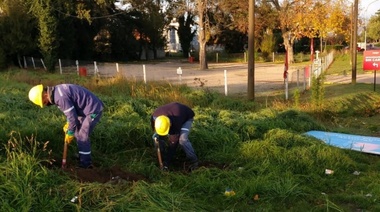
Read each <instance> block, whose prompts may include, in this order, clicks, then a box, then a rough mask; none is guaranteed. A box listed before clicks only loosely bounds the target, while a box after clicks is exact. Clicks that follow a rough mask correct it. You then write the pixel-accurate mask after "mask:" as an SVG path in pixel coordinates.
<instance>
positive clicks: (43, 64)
mask: <svg viewBox="0 0 380 212" xmlns="http://www.w3.org/2000/svg"><path fill="white" fill-rule="evenodd" d="M41 63H42V66H43V67H44V69H45V70H46V66H45V63H44V60H43V59H42V58H41Z"/></svg>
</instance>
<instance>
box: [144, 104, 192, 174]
mask: <svg viewBox="0 0 380 212" xmlns="http://www.w3.org/2000/svg"><path fill="white" fill-rule="evenodd" d="M194 115H195V114H194V111H193V110H192V109H191V108H189V107H188V106H186V105H183V104H180V103H178V102H172V103H169V104H166V105H163V106H161V107H159V108H157V109H156V110H155V111H154V112H153V114H152V116H151V125H152V128H153V130H154V131H155V133H154V135H153V139H154V138H157V139H158V141H159V143H160V144H159V146H160V149H161V147H164V146H165V143H164V141H162V140H163V139H164V137H163V136H167V135H168V137H169V144H168V151H167V152H166V154H165V155H163V159H164V162H163V165H164V167H163V169H164V170H168V167H169V165H170V163H171V160H172V159H173V157H174V155H175V152H176V149H177V147H178V143H179V145H180V146H181V148H182V149H183V151H184V152H185V154H186V157H187V159H188V160H189V162H190V166H189V169H190V171H192V170H194V169H196V168H197V167H198V157H197V155H196V154H195V151H194V149H193V147H192V145H191V143H190V140H189V133H190V129H191V126H192V124H193V121H194Z"/></svg>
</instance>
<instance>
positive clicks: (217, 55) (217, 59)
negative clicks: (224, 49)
mask: <svg viewBox="0 0 380 212" xmlns="http://www.w3.org/2000/svg"><path fill="white" fill-rule="evenodd" d="M218 61H219V54H218V52H217V53H216V63H218Z"/></svg>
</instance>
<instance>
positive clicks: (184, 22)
mask: <svg viewBox="0 0 380 212" xmlns="http://www.w3.org/2000/svg"><path fill="white" fill-rule="evenodd" d="M178 23H179V26H178V37H179V41H180V43H181V47H182V53H183V56H184V57H185V58H186V57H188V56H189V52H190V47H191V41H193V38H194V36H195V34H196V33H197V30H195V29H192V27H193V26H194V25H195V23H194V15H193V14H192V13H191V11H188V12H187V13H186V14H183V15H181V16H179V18H178Z"/></svg>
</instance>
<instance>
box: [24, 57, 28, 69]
mask: <svg viewBox="0 0 380 212" xmlns="http://www.w3.org/2000/svg"><path fill="white" fill-rule="evenodd" d="M24 68H28V65H27V63H26V58H25V56H24Z"/></svg>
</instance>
